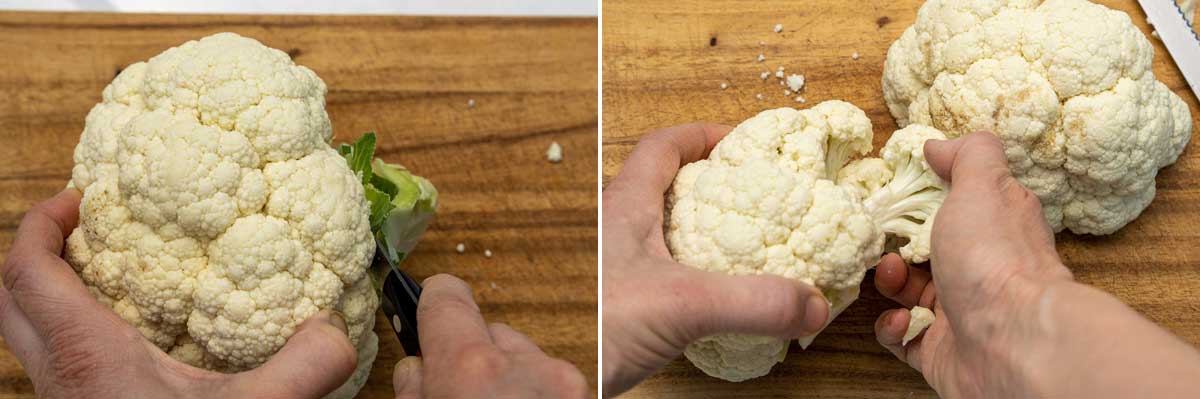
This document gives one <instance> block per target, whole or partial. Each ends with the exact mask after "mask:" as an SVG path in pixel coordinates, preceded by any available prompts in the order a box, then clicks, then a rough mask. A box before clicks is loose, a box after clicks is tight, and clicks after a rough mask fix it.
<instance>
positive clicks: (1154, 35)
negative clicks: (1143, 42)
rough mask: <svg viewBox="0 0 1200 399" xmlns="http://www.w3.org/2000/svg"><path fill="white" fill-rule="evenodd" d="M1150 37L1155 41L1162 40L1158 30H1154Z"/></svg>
mask: <svg viewBox="0 0 1200 399" xmlns="http://www.w3.org/2000/svg"><path fill="white" fill-rule="evenodd" d="M1150 36H1151V37H1153V38H1155V39H1161V38H1160V37H1159V36H1158V31H1157V30H1152V31H1150Z"/></svg>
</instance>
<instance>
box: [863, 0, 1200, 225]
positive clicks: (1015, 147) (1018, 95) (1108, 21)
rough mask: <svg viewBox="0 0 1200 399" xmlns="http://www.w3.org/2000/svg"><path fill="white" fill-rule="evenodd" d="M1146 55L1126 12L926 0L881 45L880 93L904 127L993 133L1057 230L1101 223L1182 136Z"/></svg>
mask: <svg viewBox="0 0 1200 399" xmlns="http://www.w3.org/2000/svg"><path fill="white" fill-rule="evenodd" d="M1153 55H1154V50H1153V48H1152V47H1151V45H1150V43H1149V42H1148V41H1147V40H1146V38H1145V36H1143V35H1142V33H1141V32H1139V31H1138V29H1137V28H1136V27H1135V26H1134V25H1133V23H1132V22H1131V21H1130V19H1129V16H1128V15H1126V14H1125V13H1122V12H1118V11H1114V10H1110V9H1108V8H1106V7H1104V6H1101V5H1098V4H1093V3H1090V2H1088V1H1086V0H1049V1H1045V2H1042V1H1039V0H1008V1H995V0H954V1H951V0H929V1H928V2H926V3H925V4H924V5H923V6H922V7H921V9H920V11H918V13H917V20H916V22H915V23H914V24H913V25H912V26H910V27H909V28H908V29H906V30H905V31H904V33H903V35H901V36H900V38H899V39H898V40H896V42H895V43H893V44H892V46H891V48H890V49H888V54H887V61H886V62H885V64H884V74H883V93H884V98H885V99H886V100H887V104H888V108H889V109H890V110H891V113H892V115H893V116H894V117H895V118H896V120H897V122H898V123H899V124H900V125H901V126H906V125H908V124H910V123H915V124H925V125H930V126H933V127H935V128H938V129H940V130H942V131H944V132H945V133H946V134H947V135H948V136H950V137H957V136H961V135H964V134H968V133H971V132H973V131H977V130H989V131H992V132H995V133H996V134H997V135H998V136H999V137H1000V139H1001V140H1002V141H1003V142H1004V146H1005V152H1006V155H1007V158H1008V162H1009V166H1010V167H1011V168H1012V171H1013V174H1014V175H1015V176H1016V177H1017V179H1018V180H1020V181H1021V183H1022V184H1024V185H1025V186H1026V187H1028V188H1029V189H1030V190H1032V191H1033V192H1034V193H1036V194H1037V195H1038V198H1039V199H1040V200H1041V203H1042V206H1043V209H1044V211H1045V217H1046V221H1047V222H1048V223H1049V224H1050V225H1051V226H1052V227H1053V228H1054V230H1055V231H1059V230H1062V229H1063V228H1067V229H1070V230H1071V231H1072V232H1075V233H1079V234H1108V233H1112V232H1114V231H1116V230H1117V229H1120V228H1121V227H1122V226H1124V225H1125V224H1127V223H1129V222H1130V221H1132V220H1133V219H1135V218H1136V217H1137V216H1138V215H1139V214H1140V213H1141V212H1142V210H1143V209H1145V208H1146V206H1148V205H1149V204H1150V201H1151V200H1152V199H1153V198H1154V190H1155V184H1154V178H1155V176H1156V175H1157V173H1158V170H1159V169H1160V168H1162V167H1164V166H1167V165H1170V164H1171V163H1174V162H1175V160H1176V158H1177V157H1178V156H1179V154H1180V152H1181V151H1182V150H1183V147H1184V146H1185V145H1186V144H1187V142H1188V139H1189V138H1190V137H1191V131H1192V119H1191V114H1190V112H1189V110H1188V108H1187V105H1186V104H1184V102H1183V100H1182V99H1180V98H1179V96H1177V95H1175V94H1174V93H1172V92H1171V91H1170V90H1168V89H1167V87H1166V85H1164V84H1162V83H1161V82H1159V81H1157V80H1155V77H1154V73H1153V71H1151V69H1150V64H1151V60H1152V58H1153Z"/></svg>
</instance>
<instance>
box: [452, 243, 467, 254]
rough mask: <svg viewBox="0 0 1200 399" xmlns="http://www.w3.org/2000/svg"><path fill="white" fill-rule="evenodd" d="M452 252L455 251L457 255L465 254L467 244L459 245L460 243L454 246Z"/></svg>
mask: <svg viewBox="0 0 1200 399" xmlns="http://www.w3.org/2000/svg"><path fill="white" fill-rule="evenodd" d="M454 251H455V252H458V253H460V254H461V253H463V252H467V244H463V243H461V242H460V243H458V245H455V246H454Z"/></svg>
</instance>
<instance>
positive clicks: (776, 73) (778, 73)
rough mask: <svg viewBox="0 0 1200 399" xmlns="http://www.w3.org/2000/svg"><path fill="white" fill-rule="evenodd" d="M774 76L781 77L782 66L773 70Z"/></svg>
mask: <svg viewBox="0 0 1200 399" xmlns="http://www.w3.org/2000/svg"><path fill="white" fill-rule="evenodd" d="M775 77H777V78H780V79H783V67H779V70H777V71H775Z"/></svg>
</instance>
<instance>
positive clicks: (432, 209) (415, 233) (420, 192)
mask: <svg viewBox="0 0 1200 399" xmlns="http://www.w3.org/2000/svg"><path fill="white" fill-rule="evenodd" d="M338 153H340V154H341V155H342V157H343V158H346V163H347V164H349V165H350V170H352V171H354V173H355V174H358V175H359V176H360V177H361V178H362V185H363V189H364V192H365V194H366V197H367V202H369V203H370V204H371V216H370V223H371V232H372V233H373V234H374V235H375V244H376V245H377V246H378V248H379V252H378V254H379V255H381V256H383V257H384V258H386V259H387V260H388V262H390V263H391V264H395V265H398V264H400V262H403V261H404V258H405V257H407V256H408V254H409V253H411V252H412V250H413V248H414V247H416V246H417V240H418V239H419V238H421V234H422V233H424V232H425V228H427V227H429V223H430V222H431V221H433V215H434V213H436V211H437V197H438V193H437V188H435V187H434V186H433V183H430V182H429V180H427V179H425V178H423V177H421V176H417V175H414V174H413V173H412V172H410V171H409V170H408V169H406V168H404V167H403V166H400V165H396V164H389V163H387V162H384V161H383V160H382V159H379V158H374V156H375V132H367V133H365V134H363V135H362V137H359V139H358V141H355V142H354V143H353V144H342V145H341V146H340V147H338ZM385 266H386V265H385V264H384V263H383V262H374V263H373V266H372V270H371V277H372V279H373V281H374V282H375V285H376V287H377V288H378V287H380V286H381V285H382V282H383V276H385V275H386V274H387V271H388V270H387V268H386V267H385Z"/></svg>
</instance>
